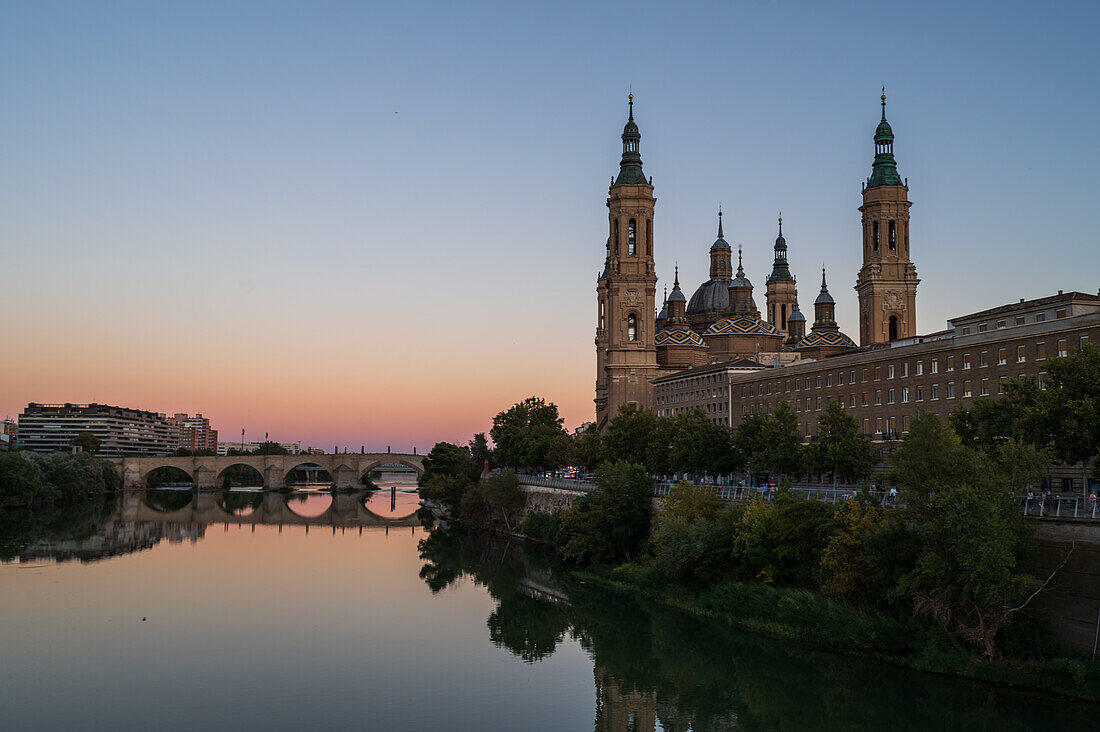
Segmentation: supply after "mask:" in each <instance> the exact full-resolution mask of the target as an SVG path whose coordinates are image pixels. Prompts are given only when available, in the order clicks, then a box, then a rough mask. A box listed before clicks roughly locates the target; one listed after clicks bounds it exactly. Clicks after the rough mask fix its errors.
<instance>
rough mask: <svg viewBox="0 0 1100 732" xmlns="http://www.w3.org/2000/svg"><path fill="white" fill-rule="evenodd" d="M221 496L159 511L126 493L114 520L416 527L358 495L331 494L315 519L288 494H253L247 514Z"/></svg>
mask: <svg viewBox="0 0 1100 732" xmlns="http://www.w3.org/2000/svg"><path fill="white" fill-rule="evenodd" d="M234 495H241V494H240V493H235V494H234ZM245 495H247V494H245ZM222 496H223V494H222V493H220V492H214V493H212V492H202V491H194V492H192V493H191V501H190V503H188V504H187V505H186V506H184V507H183V508H179V509H176V510H174V511H162V510H159V509H157V508H154V507H153V506H151V505H149V503H148V501H147V500H146V497H145V493H144V491H127V492H126V493H124V494H123V495H122V500H121V502H120V505H119V510H118V515H117V520H119V521H134V522H146V521H153V522H163V523H180V524H200V525H206V524H254V525H261V526H307V527H308V526H324V527H332V528H336V529H340V528H362V527H369V526H419V525H420V520H419V519H418V518H417V516H416V513H413V514H412V515H410V516H402V517H400V518H388V517H385V516H379V515H378V514H376V513H374V512H372V511H371V510H370V509H368V508H367V507H366V506H365V505H364V504H363V495H362V494H336V495H333V496H332V502H331V503H330V504H329V506H328V508H327V509H325V510H324V512H322V513H320V514H319V515H317V516H302V515H299V514H297V513H295V512H294V506H293V503H294V498H293V496H292V495H291V496H288V495H284V494H282V493H268V492H264V493H260V492H259V491H257V492H256V493H255V494H254V496H255V498H256V499H257V505H256V506H255V508H253V509H251V510H250V511H247V512H234V511H230V510H227V508H226V506H225V505H224V504H223V503H222Z"/></svg>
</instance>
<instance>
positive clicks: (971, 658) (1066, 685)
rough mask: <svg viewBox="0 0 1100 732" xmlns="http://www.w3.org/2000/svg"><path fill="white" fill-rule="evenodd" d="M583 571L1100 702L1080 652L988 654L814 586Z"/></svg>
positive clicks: (717, 610)
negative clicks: (657, 582)
mask: <svg viewBox="0 0 1100 732" xmlns="http://www.w3.org/2000/svg"><path fill="white" fill-rule="evenodd" d="M572 574H573V575H574V576H575V577H577V578H578V579H581V580H584V581H586V582H593V583H596V584H599V585H602V586H604V587H608V588H611V589H614V590H616V591H618V592H622V593H625V594H630V595H637V596H641V597H644V598H645V599H647V600H650V601H652V602H655V603H658V604H660V605H664V606H666V607H671V608H674V609H676V610H679V611H681V612H684V613H688V614H690V615H694V616H696V617H702V618H708V619H711V620H717V621H720V622H723V623H725V624H727V625H730V626H733V627H737V628H743V629H745V630H751V631H754V632H759V633H765V634H767V635H771V636H775V637H780V638H784V639H787V640H792V641H797V642H799V643H806V644H809V645H811V646H813V647H816V648H824V649H828V650H832V651H840V652H843V653H846V654H850V655H855V656H859V657H863V658H871V659H875V660H879V661H885V662H887V663H891V664H895V665H898V666H902V667H905V668H910V669H914V670H918V671H926V672H932V673H936V674H943V675H950V676H958V677H964V678H969V679H975V680H979V681H984V682H988V683H993V684H998V685H1002V686H1007V687H1012V688H1017V689H1030V690H1037V691H1046V692H1051V693H1054V694H1058V695H1060V696H1064V697H1067V698H1073V699H1080V700H1086V701H1091V702H1100V663H1096V662H1093V661H1087V660H1084V659H1076V658H1050V659H1042V660H1018V659H999V660H993V661H990V660H986V659H983V658H982V657H981V656H979V655H978V654H976V653H974V652H973V651H971V650H969V649H967V648H965V647H963V646H961V645H959V643H958V642H957V641H954V640H953V639H951V638H950V637H949V636H947V635H946V634H944V633H941V632H939V631H937V630H936V629H934V628H929V627H927V626H921V625H918V624H917V623H916V622H906V621H902V620H898V619H897V618H893V617H890V616H888V615H884V614H881V613H867V612H861V611H859V610H856V609H854V608H851V607H848V606H845V605H842V604H839V603H836V602H833V601H832V600H829V599H828V598H826V597H825V596H824V595H822V594H820V593H816V592H811V591H808V590H800V589H792V588H782V587H773V586H768V585H763V584H757V583H745V582H723V583H721V584H719V585H715V586H713V587H710V588H708V589H706V590H702V591H700V592H697V593H687V592H685V591H684V590H683V588H680V587H675V586H666V587H664V588H656V587H652V586H648V585H647V584H646V582H645V580H644V578H643V577H642V575H641V573H639V572H638V571H637V569H636V568H632V567H624V568H619V569H616V568H612V567H606V566H599V567H597V566H593V567H588V568H586V569H584V570H573V572H572Z"/></svg>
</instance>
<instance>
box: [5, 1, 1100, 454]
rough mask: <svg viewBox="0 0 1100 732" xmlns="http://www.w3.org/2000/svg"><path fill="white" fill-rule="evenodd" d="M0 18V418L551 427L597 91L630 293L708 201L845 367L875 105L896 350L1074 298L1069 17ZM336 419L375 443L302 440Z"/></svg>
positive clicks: (589, 318) (578, 339) (1094, 257)
mask: <svg viewBox="0 0 1100 732" xmlns="http://www.w3.org/2000/svg"><path fill="white" fill-rule="evenodd" d="M227 6H228V7H227ZM0 12H2V14H3V15H2V17H3V22H2V23H0V62H2V63H0V98H2V99H3V100H4V105H3V112H2V114H0V160H2V161H3V162H2V163H0V222H2V223H0V254H2V256H3V262H4V265H3V267H2V268H0V287H2V289H3V291H4V292H5V295H6V297H7V299H8V301H9V303H12V304H13V309H9V310H8V312H9V313H12V312H14V313H15V314H16V316H17V317H15V318H11V319H7V318H5V319H0V343H3V344H4V346H5V348H4V350H5V351H8V352H9V353H11V354H15V355H14V356H13V357H12V358H13V361H12V362H11V363H10V364H9V371H8V373H9V377H8V378H9V379H10V381H9V383H8V384H5V385H4V388H2V389H0V413H3V412H17V411H18V409H19V407H20V406H21V405H22V404H25V403H26V402H27V401H30V400H55V399H59V400H62V401H64V400H70V401H89V400H95V399H98V400H101V401H107V400H112V399H113V400H115V401H123V402H126V403H128V405H130V406H138V407H145V408H151V409H158V410H168V411H173V410H177V409H178V410H181V411H204V413H209V412H214V413H215V414H216V415H224V417H223V419H224V420H225V421H226V424H225V425H223V429H224V430H225V431H226V432H228V433H231V432H233V431H236V430H238V428H237V427H235V426H234V425H236V424H237V423H241V424H242V425H243V426H246V427H248V428H249V429H250V430H254V431H255V430H258V431H269V430H267V429H265V427H269V428H270V431H272V432H278V433H279V436H280V437H285V438H288V439H290V438H294V439H297V438H298V437H299V436H302V438H303V439H313V438H315V439H316V440H317V441H318V442H322V441H323V442H325V443H328V442H334V441H337V440H341V439H346V440H353V439H360V440H362V439H367V438H368V437H369V436H370V435H374V434H376V433H377V434H378V435H383V434H390V433H392V432H393V431H394V429H396V428H395V427H393V425H396V424H397V422H398V421H401V424H402V425H403V426H402V427H401V428H400V430H398V432H400V434H401V435H403V436H407V437H408V439H409V440H414V441H419V442H421V443H424V442H426V441H429V440H434V439H436V438H443V437H449V438H452V439H457V438H458V437H461V436H462V433H464V431H469V430H470V429H472V428H473V427H474V426H477V427H478V428H479V429H482V428H484V426H485V424H484V421H485V419H486V416H487V415H488V416H491V414H492V413H494V412H495V411H497V410H498V409H500V408H503V407H504V406H507V404H508V403H511V401H514V400H515V399H519V398H522V397H524V396H526V395H528V394H529V393H539V394H544V395H545V396H547V397H548V398H551V399H553V400H555V401H557V402H558V403H559V404H561V405H562V407H563V411H565V413H566V415H567V421H568V422H569V423H571V424H574V423H577V422H579V421H581V420H582V419H583V418H585V417H586V416H588V412H589V411H591V396H592V394H591V390H592V385H593V383H594V371H593V369H594V355H593V346H592V335H593V328H594V323H595V305H594V303H595V294H594V287H595V277H596V274H597V272H598V269H599V267H600V265H601V264H602V259H603V245H604V241H605V239H606V235H607V233H606V209H605V208H604V198H605V196H606V189H607V183H608V180H609V179H610V177H611V175H612V174H613V173H614V172H615V171H616V169H617V163H618V155H619V152H620V143H619V139H618V136H619V134H620V133H621V130H622V124H623V122H624V117H625V112H626V109H625V96H626V92H627V90H628V89H629V88H633V90H634V93H635V96H636V107H635V110H636V117H637V119H638V123H639V125H640V127H641V130H642V146H641V150H642V157H643V160H644V161H645V170H646V173H647V174H649V175H652V176H653V179H654V185H655V186H656V196H657V198H658V204H657V213H656V218H655V236H654V244H655V254H656V256H657V260H658V271H659V274H661V275H662V276H663V277H666V278H668V279H671V274H672V266H673V263H674V262H679V265H680V272H681V282H682V283H683V285H684V289H685V290H688V291H689V293H690V291H691V290H692V289H694V287H695V286H697V285H698V284H699V283H700V282H702V281H703V280H704V279H705V278H706V269H707V248H708V247H709V245H710V243H711V242H712V241H713V239H714V230H715V226H716V220H715V213H716V210H717V207H718V204H719V203H721V204H722V205H723V208H724V210H725V212H726V217H725V224H726V226H725V229H726V234H727V239H728V240H730V241H731V242H732V243H734V244H741V245H743V246H744V247H745V265H746V269H747V271H748V274H749V277H750V278H751V279H752V280H753V282H754V283H755V284H757V285H758V287H759V290H760V291H759V292H758V302H760V303H761V304H762V302H763V292H762V286H763V281H764V276H765V275H766V274H767V272H768V271H769V270H770V261H771V245H772V242H773V240H774V238H775V219H776V216H777V215H778V212H779V211H780V210H782V212H783V218H784V233H785V235H786V237H787V240H788V244H789V246H790V259H791V266H792V270H793V271H794V272H795V274H796V275H798V276H799V280H800V300H801V301H802V304H803V306H804V307H805V306H807V305H808V304H809V303H810V302H812V299H813V297H814V295H815V294H816V291H817V288H818V273H819V269H820V267H821V265H822V264H823V263H824V264H825V265H826V266H827V267H828V268H829V273H830V276H829V281H830V286H831V289H832V292H833V294H834V296H835V297H836V299H837V301H838V307H837V316H838V319H839V321H840V323H841V326H842V328H843V329H844V330H845V331H847V332H848V333H850V334H858V327H857V324H856V321H855V316H856V299H855V293H854V292H853V291H852V289H851V288H852V285H853V284H854V280H855V273H856V271H857V269H858V266H859V256H860V249H859V213H858V211H857V210H856V209H857V207H858V206H859V203H860V195H859V191H860V183H861V181H863V180H864V179H865V178H866V176H867V175H868V174H869V172H870V166H871V159H872V157H873V146H872V142H871V137H872V134H873V131H874V127H875V125H876V123H877V121H878V114H879V107H878V95H879V89H880V87H881V86H882V85H883V84H885V85H886V87H887V93H888V96H889V106H888V114H889V117H890V121H891V123H892V125H893V127H894V132H895V135H896V137H897V139H896V143H895V154H896V156H897V158H898V161H899V169H900V172H901V174H902V175H903V176H905V177H907V178H908V179H909V181H910V198H911V200H912V201H913V202H914V206H913V208H912V212H911V213H912V254H913V259H914V261H915V262H916V265H917V269H918V272H919V274H920V276H921V278H922V283H921V285H920V288H919V290H918V326H919V329H920V330H921V331H925V332H927V331H933V330H938V329H940V328H942V327H943V326H944V321H945V320H946V319H947V318H949V317H952V316H954V315H959V314H963V313H966V312H969V311H974V310H977V309H982V308H986V307H991V306H994V305H998V304H1002V303H1005V302H1009V301H1012V300H1015V299H1017V298H1019V297H1039V296H1043V295H1047V294H1052V293H1053V292H1054V291H1056V290H1058V289H1067V290H1069V289H1078V290H1085V291H1090V292H1091V291H1095V290H1096V288H1097V287H1098V286H1100V282H1098V278H1097V276H1096V275H1097V273H1098V272H1100V254H1098V248H1097V246H1096V244H1095V237H1094V235H1093V232H1094V231H1095V230H1096V226H1097V220H1096V219H1097V216H1098V214H1097V212H1096V210H1097V207H1096V205H1095V202H1094V201H1095V199H1096V194H1097V184H1096V183H1095V176H1096V172H1097V170H1098V168H1100V166H1098V163H1100V142H1098V141H1097V136H1096V134H1095V127H1096V122H1095V120H1096V119H1097V111H1098V110H1097V108H1098V106H1100V102H1098V101H1097V95H1096V93H1095V90H1094V87H1095V86H1096V82H1095V74H1096V70H1097V68H1098V67H1100V64H1098V60H1100V59H1098V56H1100V52H1098V51H1097V44H1096V43H1095V36H1096V33H1097V31H1098V30H1100V3H1094V2H1079V3H1072V2H1071V3H1059V4H1052V5H1050V6H1047V5H1043V4H1038V3H1011V2H1007V3H1006V2H1002V3H958V2H956V3H922V4H912V3H908V4H892V3H856V2H847V3H844V2H842V3H793V2H736V3H685V4H674V3H615V4H611V3H608V4H603V3H600V4H595V3H556V4H539V5H534V4H516V3H496V4H493V3H477V4H473V3H470V4H430V3H402V4H393V5H369V4H360V3H308V4H306V3H301V4H290V3H240V2H239V3H229V4H226V3H198V2H189V3H175V4H166V3H156V4H151V3H122V2H118V3H109V4H108V3H100V4H92V3H51V2H36V3H10V2H8V3H2V4H0ZM661 284H662V285H663V284H664V283H663V282H662V283H661ZM660 286H661V285H659V287H660ZM425 342H430V343H432V344H433V345H432V346H431V347H429V348H427V349H423V348H422V346H421V344H423V343H425ZM58 343H66V344H67V345H68V347H67V348H61V347H59V346H58V345H57V344H58ZM135 353H137V354H138V355H137V356H135ZM307 356H308V357H307ZM184 364H186V366H187V368H184V366H183V365H184ZM187 369H191V370H192V371H191V372H189V371H188V370H187ZM192 372H201V373H203V374H205V376H203V377H202V378H200V379H196V378H193V377H192V376H189V375H188V374H189V373H192ZM157 374H160V375H162V377H163V378H161V379H160V380H159V381H158V378H157V377H156V375H157ZM482 380H484V381H485V382H486V383H488V384H491V386H492V388H489V387H486V389H485V390H484V391H483V392H480V396H481V401H483V402H485V406H484V408H483V411H481V412H477V413H476V414H471V412H476V411H477V410H476V409H473V407H472V406H471V405H472V404H473V402H472V401H471V402H469V403H467V402H465V401H463V400H462V399H459V398H457V397H456V396H455V394H456V391H471V392H472V393H474V394H475V395H477V394H478V393H479V392H478V386H477V385H478V384H480V383H481V382H482ZM382 383H385V384H387V385H389V386H387V387H386V391H387V392H388V394H387V398H390V399H391V400H392V401H393V404H392V405H390V406H384V407H383V406H381V405H382V404H383V403H385V404H387V405H389V404H390V402H389V401H387V400H386V399H382V398H381V396H378V398H377V399H376V398H375V396H372V394H373V393H374V392H373V391H372V390H373V389H376V388H378V384H382ZM469 384H474V385H475V386H474V387H473V388H469V387H467V386H464V385H469ZM138 385H140V388H138ZM303 385H304V386H303ZM238 387H240V388H238ZM291 389H293V390H297V391H299V392H300V391H301V390H303V389H305V390H306V391H307V392H308V391H309V390H313V391H314V392H315V397H316V398H314V399H310V398H307V397H308V394H307V397H302V398H301V401H298V402H287V401H285V400H283V399H282V398H281V397H278V396H277V395H279V394H283V393H285V392H286V391H288V390H291ZM355 390H359V391H360V392H365V393H366V396H363V397H362V398H361V399H360V400H359V401H356V402H355V411H354V413H353V415H354V414H362V413H364V412H370V413H371V414H376V415H377V417H376V420H375V421H377V424H375V423H374V421H370V424H369V425H367V424H364V425H362V426H356V425H357V424H358V423H357V422H355V421H354V419H353V415H352V416H347V420H344V421H341V420H340V419H335V418H334V417H333V416H332V415H333V410H334V409H337V407H338V406H339V404H341V402H340V401H339V399H338V396H337V395H338V394H339V393H348V392H351V391H355ZM242 395H243V396H242ZM245 396H247V399H245ZM398 397H399V398H398ZM260 401H262V402H264V406H262V407H261V406H258V405H257V402H260ZM135 402H136V403H135ZM398 405H404V406H398ZM448 409H450V410H451V411H448ZM337 411H338V410H337ZM452 411H453V414H452V413H451V412H452ZM406 412H408V413H406ZM307 413H308V418H307ZM412 414H416V415H419V416H418V417H417V418H416V419H413V418H412V416H410V415H412ZM444 414H446V415H450V416H444ZM464 414H469V417H468V418H464V417H462V416H461V415H464ZM311 420H312V421H311ZM216 422H217V416H216ZM406 422H408V424H405V423H406ZM441 424H445V425H446V427H440V426H439V425H441ZM330 425H340V426H339V427H332V426H330ZM391 428H392V429H391ZM295 430H297V431H298V433H305V434H304V435H299V434H291V433H293V432H294V431H295ZM387 430H388V431H387ZM284 431H285V432H286V434H283V432H284ZM451 432H454V433H456V434H451ZM360 433H364V434H366V435H367V436H368V437H361V438H356V435H359V434H360ZM379 439H381V437H380V438H379Z"/></svg>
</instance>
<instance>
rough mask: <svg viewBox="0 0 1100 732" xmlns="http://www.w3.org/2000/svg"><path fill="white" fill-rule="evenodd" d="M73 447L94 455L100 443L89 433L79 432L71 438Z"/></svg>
mask: <svg viewBox="0 0 1100 732" xmlns="http://www.w3.org/2000/svg"><path fill="white" fill-rule="evenodd" d="M73 445H75V446H76V447H79V448H80V451H81V452H85V453H87V454H89V455H95V454H96V453H97V452H99V447H100V441H99V438H98V437H96V436H95V435H93V434H92V433H91V432H81V433H80V434H78V435H77V436H76V437H74V438H73Z"/></svg>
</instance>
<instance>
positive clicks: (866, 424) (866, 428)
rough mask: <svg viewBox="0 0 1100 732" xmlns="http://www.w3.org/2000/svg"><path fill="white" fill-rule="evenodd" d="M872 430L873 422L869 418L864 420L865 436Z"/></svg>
mask: <svg viewBox="0 0 1100 732" xmlns="http://www.w3.org/2000/svg"><path fill="white" fill-rule="evenodd" d="M869 429H871V420H869V419H868V418H867V417H864V418H863V434H865V435H866V434H867V430H869Z"/></svg>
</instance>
